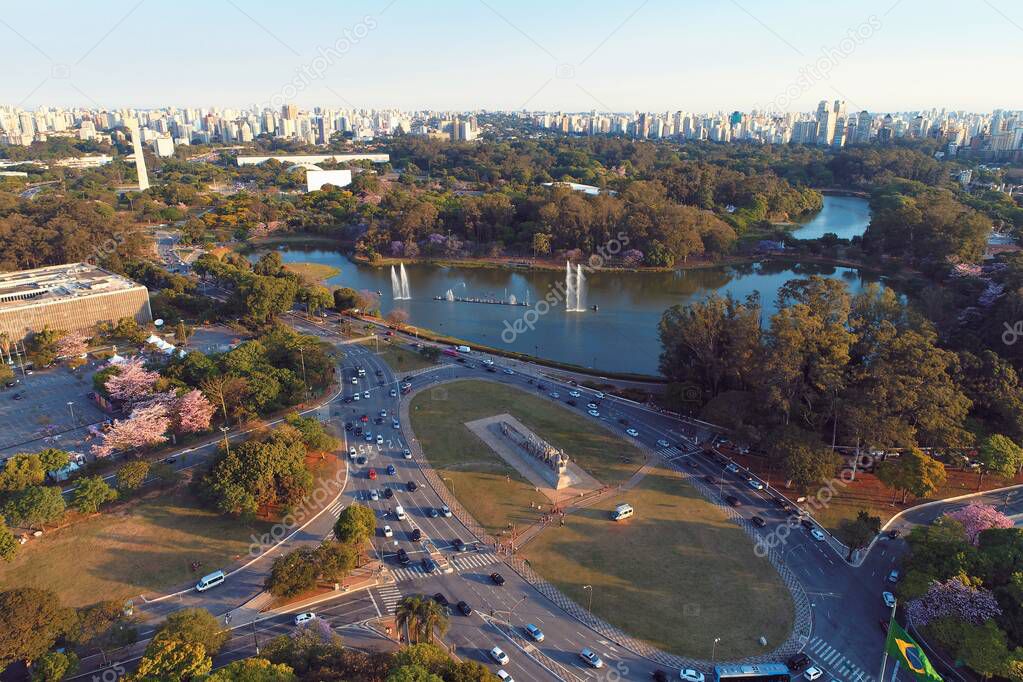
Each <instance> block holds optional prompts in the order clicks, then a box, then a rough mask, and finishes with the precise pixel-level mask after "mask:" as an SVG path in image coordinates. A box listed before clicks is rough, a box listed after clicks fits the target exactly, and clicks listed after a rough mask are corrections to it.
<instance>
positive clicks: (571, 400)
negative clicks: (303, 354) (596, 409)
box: [565, 398, 576, 407]
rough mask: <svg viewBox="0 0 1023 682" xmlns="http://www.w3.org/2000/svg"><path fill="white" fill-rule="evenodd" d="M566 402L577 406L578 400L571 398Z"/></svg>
mask: <svg viewBox="0 0 1023 682" xmlns="http://www.w3.org/2000/svg"><path fill="white" fill-rule="evenodd" d="M565 404H566V405H571V406H572V407H575V405H576V402H575V399H574V398H569V399H568V400H566V401H565Z"/></svg>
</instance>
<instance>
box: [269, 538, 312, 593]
mask: <svg viewBox="0 0 1023 682" xmlns="http://www.w3.org/2000/svg"><path fill="white" fill-rule="evenodd" d="M317 573H318V570H317V566H316V553H315V550H312V549H305V548H300V549H296V550H294V551H292V552H288V553H287V554H285V555H283V556H279V557H277V558H276V559H274V563H273V566H272V567H271V568H270V573H269V575H267V576H266V580H265V581H264V583H263V587H264V588H265V589H266V590H267V591H268V592H269V593H270V594H272V595H274V596H275V597H293V596H295V595H296V594H301V593H302V592H305V591H306V590H308V589H311V588H312V587H314V586H315V585H316V576H317Z"/></svg>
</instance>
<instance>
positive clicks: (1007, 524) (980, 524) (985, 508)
mask: <svg viewBox="0 0 1023 682" xmlns="http://www.w3.org/2000/svg"><path fill="white" fill-rule="evenodd" d="M945 516H946V517H948V518H950V519H954V520H956V521H958V522H959V523H961V524H963V529H964V530H965V531H966V539H968V540H969V541H970V542H971V543H972V544H974V545H976V544H978V543H979V542H980V534H981V533H982V532H983V531H985V530H987V529H988V528H1012V519H1010V518H1009V517H1008V516H1006V515H1005V514H1003V513H1002V512H1000V511H998V510H997V509H995V508H994V507H992V506H991V505H988V504H971V505H969V506H966V507H963V508H962V509H957V510H956V511H954V512H949V513H948V514H945Z"/></svg>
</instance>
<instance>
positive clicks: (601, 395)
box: [593, 391, 604, 400]
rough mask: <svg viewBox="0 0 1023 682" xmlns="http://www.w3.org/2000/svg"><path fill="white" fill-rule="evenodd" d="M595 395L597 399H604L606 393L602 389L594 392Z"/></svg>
mask: <svg viewBox="0 0 1023 682" xmlns="http://www.w3.org/2000/svg"><path fill="white" fill-rule="evenodd" d="M593 395H594V396H596V397H597V400H603V399H604V394H603V393H601V392H600V391H596V392H594V394H593Z"/></svg>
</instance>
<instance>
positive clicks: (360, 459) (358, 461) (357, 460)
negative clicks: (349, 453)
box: [355, 455, 366, 466]
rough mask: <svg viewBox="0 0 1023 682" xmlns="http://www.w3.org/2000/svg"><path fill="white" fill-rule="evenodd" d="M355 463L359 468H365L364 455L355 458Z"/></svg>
mask: <svg viewBox="0 0 1023 682" xmlns="http://www.w3.org/2000/svg"><path fill="white" fill-rule="evenodd" d="M355 463H356V464H358V465H359V466H365V465H366V458H365V457H363V456H362V455H359V456H358V457H356V458H355Z"/></svg>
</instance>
